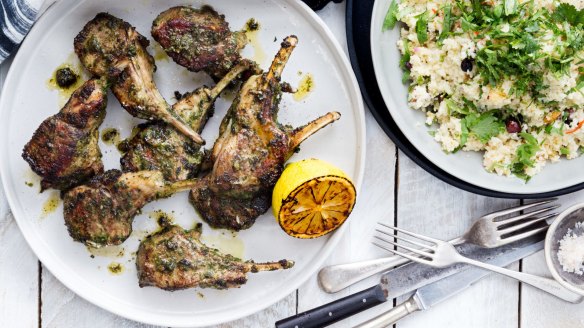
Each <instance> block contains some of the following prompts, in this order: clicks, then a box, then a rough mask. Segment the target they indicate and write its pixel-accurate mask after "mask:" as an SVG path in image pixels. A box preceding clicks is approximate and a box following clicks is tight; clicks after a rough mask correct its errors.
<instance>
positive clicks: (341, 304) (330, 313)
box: [276, 285, 387, 328]
mask: <svg viewBox="0 0 584 328" xmlns="http://www.w3.org/2000/svg"><path fill="white" fill-rule="evenodd" d="M386 300H387V298H386V297H385V294H384V292H383V290H382V289H381V286H380V285H377V286H374V287H371V288H368V289H365V290H362V291H360V292H358V293H355V294H352V295H349V296H347V297H344V298H341V299H340V300H337V301H334V302H331V303H328V304H325V305H323V306H320V307H317V308H314V309H312V310H308V311H306V312H303V313H299V314H297V315H295V316H292V317H289V318H286V319H282V320H280V321H277V322H276V328H318V327H325V326H328V325H331V324H333V323H335V322H337V321H339V320H343V319H345V318H347V317H350V316H352V315H354V314H356V313H359V312H361V311H364V310H367V309H369V308H371V307H374V306H376V305H378V304H381V303H383V302H385V301H386Z"/></svg>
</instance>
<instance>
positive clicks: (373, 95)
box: [346, 0, 584, 199]
mask: <svg viewBox="0 0 584 328" xmlns="http://www.w3.org/2000/svg"><path fill="white" fill-rule="evenodd" d="M374 3H375V0H347V11H346V29H347V31H346V32H347V45H348V48H349V57H350V59H351V65H352V66H353V70H354V71H355V76H356V77H357V81H358V82H359V85H360V87H361V93H362V95H363V99H364V100H365V103H366V104H367V107H368V108H369V110H370V111H371V114H373V116H374V117H375V120H376V121H377V123H378V124H379V126H380V127H381V128H382V129H383V131H384V132H385V134H387V136H388V137H389V138H390V139H391V140H392V141H393V142H394V143H395V144H396V146H397V147H398V148H399V149H400V150H401V151H402V152H403V153H404V154H406V155H407V156H408V157H409V158H410V159H411V160H412V161H414V162H415V163H416V164H417V165H419V166H420V167H421V168H423V169H424V170H426V171H427V172H428V173H430V174H432V175H433V176H435V177H437V178H438V179H440V180H442V181H444V182H446V183H448V184H450V185H453V186H455V187H457V188H459V189H462V190H466V191H469V192H472V193H475V194H479V195H483V196H488V197H497V198H515V199H533V198H549V197H556V196H560V195H565V194H568V193H571V192H575V191H578V190H581V189H584V183H579V184H576V185H573V186H570V187H567V188H563V189H559V190H555V191H550V192H545V193H535V194H514V193H504V192H499V191H494V190H490V189H486V188H482V187H479V186H475V185H473V184H470V183H468V182H466V181H463V180H460V179H458V178H456V177H454V176H452V175H450V174H449V173H447V172H446V171H444V170H442V169H441V168H439V167H437V166H436V165H434V164H433V163H432V162H430V161H429V160H428V159H427V158H425V157H424V156H423V155H422V154H421V153H420V152H419V151H418V150H417V149H416V148H415V147H414V146H413V145H412V144H411V143H410V141H409V140H408V139H407V138H406V137H405V136H404V134H403V133H402V132H401V130H400V129H399V127H398V126H397V125H396V124H395V122H394V121H393V119H392V117H391V115H390V114H389V110H388V109H387V107H386V106H385V102H384V101H383V98H382V96H381V92H380V90H379V87H378V86H377V80H376V78H375V71H374V70H373V61H372V59H371V42H370V28H371V15H372V13H373V5H374Z"/></svg>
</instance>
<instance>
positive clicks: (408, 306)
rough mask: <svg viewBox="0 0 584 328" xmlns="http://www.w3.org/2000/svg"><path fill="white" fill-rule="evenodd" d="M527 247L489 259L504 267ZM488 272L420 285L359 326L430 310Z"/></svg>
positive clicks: (373, 327)
mask: <svg viewBox="0 0 584 328" xmlns="http://www.w3.org/2000/svg"><path fill="white" fill-rule="evenodd" d="M542 244H543V241H542V242H539V243H538V244H534V245H532V246H528V247H531V248H533V249H541V247H542ZM527 250H528V249H527V248H524V249H519V250H517V251H515V252H512V253H509V254H506V255H503V256H500V257H497V258H495V259H492V260H490V261H488V263H489V264H493V265H496V266H500V267H504V266H507V265H509V264H511V263H513V262H515V261H516V260H517V256H522V255H523V254H524V252H525V251H527ZM488 274H490V272H489V271H486V270H481V269H480V268H470V269H468V270H465V271H464V272H461V273H458V274H456V275H452V276H450V277H447V278H444V279H442V280H440V281H437V282H435V283H433V284H430V285H428V286H424V287H422V288H419V289H418V290H416V292H415V293H414V294H413V295H412V296H411V297H410V298H408V299H407V300H406V301H405V302H403V303H401V304H399V305H398V306H396V307H394V308H393V309H391V310H389V311H387V312H386V313H384V314H381V315H379V316H377V317H375V318H373V319H371V320H368V321H367V322H365V323H363V324H361V325H359V326H357V327H356V328H384V327H387V326H390V325H392V324H394V323H396V322H397V321H399V320H401V319H403V318H404V317H406V316H408V315H410V314H411V313H414V312H416V311H424V310H427V309H429V308H430V307H432V306H434V305H437V304H439V303H440V302H442V301H444V300H446V299H448V298H450V297H452V296H454V295H456V294H458V293H460V292H462V291H463V290H465V289H467V288H468V287H470V286H472V285H473V284H474V283H475V282H477V281H479V280H481V279H482V278H484V277H485V276H487V275H488ZM581 301H582V297H581V296H579V295H577V294H574V300H573V301H572V303H579V302H581Z"/></svg>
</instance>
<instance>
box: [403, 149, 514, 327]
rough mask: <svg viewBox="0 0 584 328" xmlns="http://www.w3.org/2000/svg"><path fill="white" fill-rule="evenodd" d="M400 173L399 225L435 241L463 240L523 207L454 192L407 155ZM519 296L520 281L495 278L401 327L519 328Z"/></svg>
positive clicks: (406, 320)
mask: <svg viewBox="0 0 584 328" xmlns="http://www.w3.org/2000/svg"><path fill="white" fill-rule="evenodd" d="M477 169H481V168H477ZM398 171H399V184H398V186H397V190H398V192H397V204H398V205H397V225H398V226H399V227H402V228H404V229H409V230H411V231H415V232H418V233H422V234H425V235H428V236H432V237H435V238H439V239H443V240H449V239H453V238H455V237H457V236H460V235H462V234H463V233H464V232H465V231H466V230H467V229H468V227H470V225H471V224H472V222H473V220H474V219H477V218H479V217H481V216H482V215H484V214H487V213H489V212H493V211H496V210H499V209H503V208H507V207H511V206H516V205H519V201H516V200H504V199H496V198H488V197H483V196H478V195H475V194H471V193H469V192H466V191H462V190H460V189H457V188H455V187H452V186H450V185H448V184H446V183H444V182H442V181H440V180H439V179H437V178H435V177H434V176H432V175H430V174H429V173H427V172H426V171H424V170H423V169H421V168H420V167H419V166H417V165H416V164H415V163H414V162H412V161H411V160H410V159H409V158H408V157H407V156H405V155H403V154H402V153H400V155H399V168H398ZM517 267H518V265H517V264H515V265H512V266H511V268H512V269H514V270H517ZM518 296H519V287H518V283H517V282H516V281H515V280H512V279H508V278H505V277H501V276H495V275H491V276H489V277H487V278H485V279H483V280H482V281H479V282H478V283H476V284H475V285H474V286H472V287H471V288H469V290H467V291H465V292H463V293H461V294H459V295H457V296H456V297H454V298H452V299H449V300H447V301H446V302H444V303H442V304H439V305H438V306H436V307H434V308H431V309H430V310H428V311H425V312H422V313H417V314H416V315H415V316H411V317H409V318H406V319H404V320H403V321H401V322H398V324H397V327H398V328H423V327H428V323H432V326H433V327H449V328H467V327H485V328H486V327H498V328H511V327H516V326H517V322H518V310H517V303H518ZM403 300H404V299H403V298H402V299H400V300H399V301H400V302H401V301H403ZM493 300H497V301H496V302H493Z"/></svg>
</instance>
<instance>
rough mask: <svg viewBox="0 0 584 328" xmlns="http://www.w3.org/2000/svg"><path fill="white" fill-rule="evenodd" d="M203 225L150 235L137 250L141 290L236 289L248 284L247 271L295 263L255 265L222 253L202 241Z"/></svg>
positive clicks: (264, 269) (172, 226)
mask: <svg viewBox="0 0 584 328" xmlns="http://www.w3.org/2000/svg"><path fill="white" fill-rule="evenodd" d="M200 236H201V225H200V224H199V225H198V226H197V228H195V229H193V230H184V229H183V228H181V227H179V226H176V225H171V226H167V227H164V228H163V229H162V230H161V231H160V232H157V233H155V234H153V235H150V236H148V237H147V238H146V239H144V240H143V241H142V242H141V243H140V247H139V248H138V253H137V259H136V266H137V268H138V279H139V284H140V287H146V286H155V287H158V288H162V289H165V290H178V289H185V288H193V287H200V288H216V289H227V288H236V287H240V286H241V285H243V284H245V283H246V282H247V276H246V274H247V273H248V272H253V273H255V272H259V271H274V270H281V269H289V268H291V267H292V266H293V265H294V262H292V261H288V260H281V261H278V262H268V263H254V262H253V261H242V260H241V259H239V258H236V257H234V256H232V255H228V254H222V253H221V252H220V251H219V250H217V249H214V248H210V247H208V246H206V245H205V244H203V243H201V241H200V239H199V238H200Z"/></svg>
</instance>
